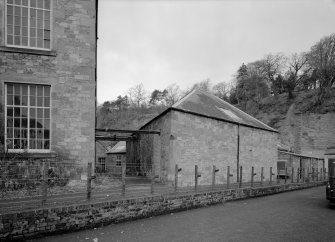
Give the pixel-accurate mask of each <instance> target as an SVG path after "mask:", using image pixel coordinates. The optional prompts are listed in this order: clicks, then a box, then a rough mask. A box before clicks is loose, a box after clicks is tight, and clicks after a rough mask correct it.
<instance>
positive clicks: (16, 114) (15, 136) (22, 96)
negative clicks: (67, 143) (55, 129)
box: [5, 83, 50, 151]
mask: <svg viewBox="0 0 335 242" xmlns="http://www.w3.org/2000/svg"><path fill="white" fill-rule="evenodd" d="M5 112H6V131H7V132H6V145H7V149H8V150H9V151H11V150H17V151H19V150H31V151H38V150H50V86H42V85H28V84H14V83H11V84H9V83H7V84H6V110H5Z"/></svg>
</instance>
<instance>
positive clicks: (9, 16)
mask: <svg viewBox="0 0 335 242" xmlns="http://www.w3.org/2000/svg"><path fill="white" fill-rule="evenodd" d="M7 24H8V25H13V16H12V15H7Z"/></svg>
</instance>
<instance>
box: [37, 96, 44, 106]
mask: <svg viewBox="0 0 335 242" xmlns="http://www.w3.org/2000/svg"><path fill="white" fill-rule="evenodd" d="M37 107H43V97H37Z"/></svg>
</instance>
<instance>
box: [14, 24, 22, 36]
mask: <svg viewBox="0 0 335 242" xmlns="http://www.w3.org/2000/svg"><path fill="white" fill-rule="evenodd" d="M20 33H21V28H20V26H15V27H14V35H20Z"/></svg>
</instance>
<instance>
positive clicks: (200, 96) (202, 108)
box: [140, 89, 278, 133]
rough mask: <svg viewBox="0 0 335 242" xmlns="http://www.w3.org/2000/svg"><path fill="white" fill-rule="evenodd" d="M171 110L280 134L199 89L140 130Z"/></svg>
mask: <svg viewBox="0 0 335 242" xmlns="http://www.w3.org/2000/svg"><path fill="white" fill-rule="evenodd" d="M170 110H175V111H179V112H185V113H190V114H193V115H197V116H202V117H207V118H213V119H217V120H221V121H226V122H230V123H235V124H240V125H243V126H248V127H253V128H257V129H262V130H267V131H271V132H276V133H277V132H278V131H277V130H276V129H273V128H271V127H270V126H268V125H266V124H264V123H263V122H261V121H259V120H257V119H255V118H254V117H252V116H250V115H249V114H247V113H245V112H243V111H241V110H240V109H238V108H236V107H234V106H233V105H231V104H229V103H227V102H225V101H223V100H222V99H220V98H218V97H216V96H214V95H213V94H210V93H208V92H204V91H201V90H199V89H194V90H192V91H191V92H190V93H189V94H188V95H186V96H185V97H183V98H182V99H181V100H179V101H178V102H176V103H175V104H174V105H173V106H172V107H170V108H168V109H167V110H165V111H164V112H162V113H161V114H159V115H158V116H156V117H155V118H153V119H152V120H150V121H149V122H148V123H146V124H145V125H143V126H142V127H141V128H140V129H142V128H144V127H145V126H147V125H148V124H150V123H151V122H152V121H154V120H156V119H158V118H159V117H161V116H163V115H164V114H166V113H167V112H169V111H170Z"/></svg>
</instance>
